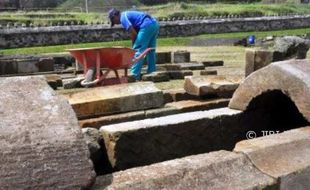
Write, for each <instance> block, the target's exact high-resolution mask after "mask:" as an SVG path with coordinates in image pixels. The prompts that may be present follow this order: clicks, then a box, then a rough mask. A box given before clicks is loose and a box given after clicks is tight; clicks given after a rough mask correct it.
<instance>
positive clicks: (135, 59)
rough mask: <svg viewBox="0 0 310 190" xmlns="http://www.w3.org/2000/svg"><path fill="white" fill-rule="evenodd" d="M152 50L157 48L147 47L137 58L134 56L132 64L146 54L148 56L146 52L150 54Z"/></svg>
mask: <svg viewBox="0 0 310 190" xmlns="http://www.w3.org/2000/svg"><path fill="white" fill-rule="evenodd" d="M152 50H155V48H147V49H146V50H144V52H142V53H141V55H139V56H138V57H136V58H133V59H132V63H131V64H134V63H136V62H138V61H140V60H141V59H142V58H144V56H146V54H148V53H149V52H150V51H152Z"/></svg>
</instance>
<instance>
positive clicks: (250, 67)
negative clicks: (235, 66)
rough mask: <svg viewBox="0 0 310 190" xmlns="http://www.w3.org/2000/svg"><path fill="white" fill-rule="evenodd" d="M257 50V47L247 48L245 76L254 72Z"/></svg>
mask: <svg viewBox="0 0 310 190" xmlns="http://www.w3.org/2000/svg"><path fill="white" fill-rule="evenodd" d="M255 51H256V50H255V49H246V50H245V76H249V75H250V74H251V73H253V72H254V65H255Z"/></svg>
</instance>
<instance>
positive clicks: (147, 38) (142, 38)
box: [131, 21, 159, 79]
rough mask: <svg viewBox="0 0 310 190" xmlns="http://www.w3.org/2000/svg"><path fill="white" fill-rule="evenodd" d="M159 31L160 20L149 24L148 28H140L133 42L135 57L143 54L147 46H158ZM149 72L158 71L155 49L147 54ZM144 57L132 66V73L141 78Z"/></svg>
mask: <svg viewBox="0 0 310 190" xmlns="http://www.w3.org/2000/svg"><path fill="white" fill-rule="evenodd" d="M158 31H159V24H158V22H157V21H156V22H154V23H152V24H150V25H148V26H147V27H146V28H142V29H140V31H139V32H138V34H137V37H136V41H135V42H134V44H133V47H132V48H133V49H134V50H135V51H136V54H135V56H134V57H135V58H136V57H138V56H139V55H141V54H142V52H143V51H144V50H146V49H147V48H156V41H157V36H158ZM146 59H147V64H148V68H147V73H152V72H154V71H156V53H155V50H152V51H150V52H149V53H148V54H147V56H146ZM143 63H144V59H141V60H140V61H138V62H136V63H135V64H133V65H132V66H131V74H132V75H133V76H134V77H135V78H136V79H140V75H141V69H142V65H143Z"/></svg>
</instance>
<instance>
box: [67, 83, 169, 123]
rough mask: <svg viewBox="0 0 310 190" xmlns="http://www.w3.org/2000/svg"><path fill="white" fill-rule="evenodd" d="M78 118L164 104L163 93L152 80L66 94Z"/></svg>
mask: <svg viewBox="0 0 310 190" xmlns="http://www.w3.org/2000/svg"><path fill="white" fill-rule="evenodd" d="M65 96H66V97H67V99H68V101H69V103H70V104H71V106H72V107H73V109H74V111H75V113H76V114H77V116H78V118H87V117H95V116H100V115H109V114H114V113H122V112H128V111H137V110H144V109H150V108H157V107H161V106H163V103H164V99H163V93H162V91H160V90H159V89H157V88H156V87H155V85H154V83H152V82H139V83H129V84H121V85H113V86H105V87H98V88H91V89H89V90H87V91H84V92H77V93H72V94H69V95H65Z"/></svg>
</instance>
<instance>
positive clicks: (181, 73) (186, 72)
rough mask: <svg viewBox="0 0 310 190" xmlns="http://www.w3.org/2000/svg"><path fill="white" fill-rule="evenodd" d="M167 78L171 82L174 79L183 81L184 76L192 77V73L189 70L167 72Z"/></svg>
mask: <svg viewBox="0 0 310 190" xmlns="http://www.w3.org/2000/svg"><path fill="white" fill-rule="evenodd" d="M168 74H169V77H170V79H172V80H175V79H184V77H185V76H192V75H193V71H191V70H184V71H181V70H180V71H168Z"/></svg>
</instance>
